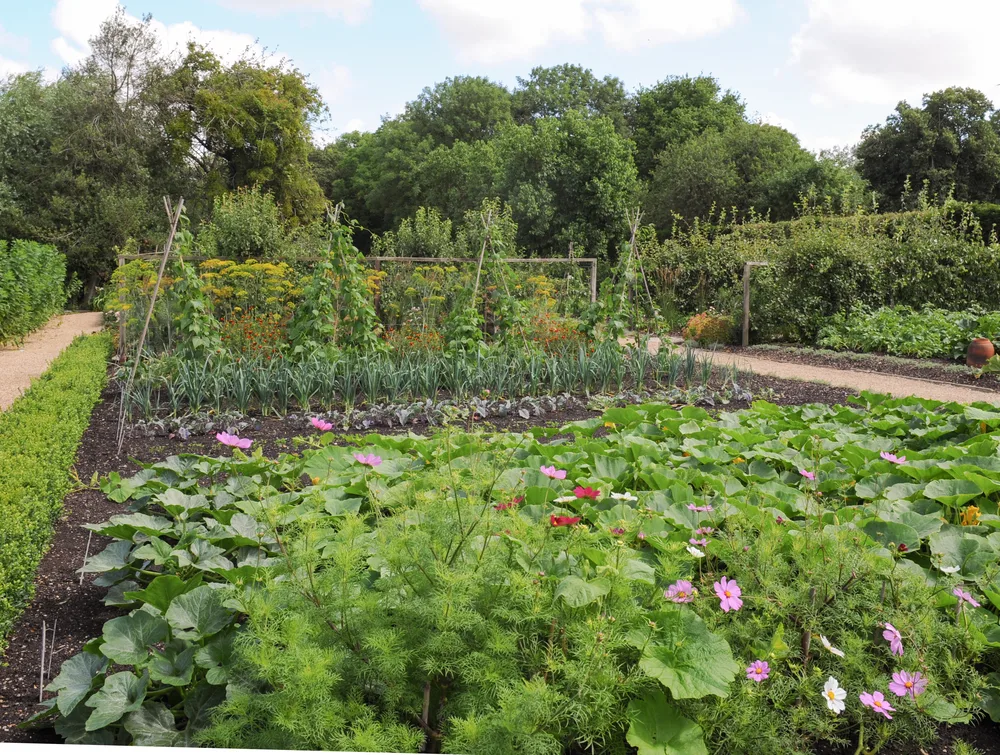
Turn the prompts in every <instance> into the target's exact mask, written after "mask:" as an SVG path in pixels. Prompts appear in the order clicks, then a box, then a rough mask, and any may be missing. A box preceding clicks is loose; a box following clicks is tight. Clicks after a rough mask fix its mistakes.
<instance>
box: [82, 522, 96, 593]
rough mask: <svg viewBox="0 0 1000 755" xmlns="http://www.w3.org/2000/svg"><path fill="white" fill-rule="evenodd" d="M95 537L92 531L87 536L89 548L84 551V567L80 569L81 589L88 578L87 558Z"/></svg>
mask: <svg viewBox="0 0 1000 755" xmlns="http://www.w3.org/2000/svg"><path fill="white" fill-rule="evenodd" d="M93 536H94V531H93V530H91V531H90V532H89V533H88V534H87V547H86V549H85V550H84V551H83V566H81V567H80V587H83V578H84V576H86V574H87V572H85V571H84V569H86V568H87V557H88V556H89V555H90V538H92V537H93Z"/></svg>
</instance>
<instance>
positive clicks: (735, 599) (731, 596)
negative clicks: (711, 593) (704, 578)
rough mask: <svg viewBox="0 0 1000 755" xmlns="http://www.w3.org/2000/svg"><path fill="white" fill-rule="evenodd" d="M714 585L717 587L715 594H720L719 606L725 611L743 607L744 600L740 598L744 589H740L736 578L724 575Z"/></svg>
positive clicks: (737, 609)
mask: <svg viewBox="0 0 1000 755" xmlns="http://www.w3.org/2000/svg"><path fill="white" fill-rule="evenodd" d="M712 587H714V588H715V594H716V595H718V596H719V608H721V609H722V611H723V613H729V612H730V611H739V610H740V608H742V607H743V600H742V599H741V598H740V596H741V595H742V594H743V591H742V590H740V586H739V585H738V584H736V580H735V579H729V577H723V578H722V579H721V580H720V581H718V582H716V583H715V584H714V585H712Z"/></svg>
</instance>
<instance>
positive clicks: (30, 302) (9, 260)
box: [0, 240, 66, 344]
mask: <svg viewBox="0 0 1000 755" xmlns="http://www.w3.org/2000/svg"><path fill="white" fill-rule="evenodd" d="M65 280H66V257H64V256H63V255H62V253H61V252H59V251H57V250H56V249H55V247H52V246H48V245H47V244H39V243H37V242H34V241H10V242H7V241H3V240H0V344H3V343H7V342H9V341H20V340H23V339H24V337H25V336H27V335H28V334H29V333H30V332H31V331H33V330H35V329H36V328H38V327H40V326H42V325H44V324H45V323H46V322H47V321H48V319H49V318H50V317H51V316H52V315H54V314H55V313H56V312H59V311H60V310H61V309H62V308H63V305H65V304H66V291H65V289H64V287H63V284H64V282H65Z"/></svg>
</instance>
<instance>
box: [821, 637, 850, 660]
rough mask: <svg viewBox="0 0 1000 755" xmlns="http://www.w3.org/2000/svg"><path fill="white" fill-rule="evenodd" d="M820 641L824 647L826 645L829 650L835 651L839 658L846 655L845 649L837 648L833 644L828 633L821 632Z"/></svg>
mask: <svg viewBox="0 0 1000 755" xmlns="http://www.w3.org/2000/svg"><path fill="white" fill-rule="evenodd" d="M819 641H820V642H822V643H823V647H825V648H826V649H827V650H829V651H830V652H831V653H833V654H834V655H835V656H837V657H838V658H843V657H844V651H843V650H840V649H838V648H835V647H834V646H833V645H831V644H830V641H829V640H828V639H827V638H826V635H823V634H821V635H820V636H819Z"/></svg>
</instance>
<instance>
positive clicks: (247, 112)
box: [163, 44, 324, 222]
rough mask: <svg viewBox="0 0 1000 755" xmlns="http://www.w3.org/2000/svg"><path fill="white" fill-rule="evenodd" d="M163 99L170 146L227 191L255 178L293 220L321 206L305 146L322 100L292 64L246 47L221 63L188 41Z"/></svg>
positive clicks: (308, 146)
mask: <svg viewBox="0 0 1000 755" xmlns="http://www.w3.org/2000/svg"><path fill="white" fill-rule="evenodd" d="M165 99H166V102H165V103H164V104H163V111H164V116H165V118H164V120H165V125H164V128H165V130H166V133H167V134H168V135H169V136H170V138H171V140H172V143H173V148H174V152H175V153H177V152H182V153H183V154H185V155H186V156H187V157H188V158H189V159H190V160H191V161H192V162H193V163H194V164H195V165H197V166H199V168H200V169H201V170H202V172H203V175H204V180H205V181H206V182H207V183H208V184H210V185H211V184H214V185H216V186H217V187H219V188H221V189H223V190H230V191H231V190H234V189H237V188H239V187H241V186H260V187H261V188H262V189H264V190H265V191H269V192H271V193H272V194H273V195H274V197H275V200H276V201H277V202H278V205H279V207H280V208H281V210H282V213H283V215H284V217H285V218H286V219H288V220H291V221H293V222H307V221H310V220H312V219H314V218H316V217H317V216H318V215H319V214H320V213H321V211H322V209H323V204H324V200H323V193H322V190H321V189H320V187H319V184H318V183H317V182H316V179H315V178H314V177H313V175H312V171H311V168H310V166H309V154H310V152H311V150H312V144H311V139H312V128H311V124H312V122H313V120H314V119H315V118H317V117H318V116H319V115H320V113H321V112H322V110H323V102H322V99H321V98H320V96H319V92H318V91H317V90H316V88H315V87H313V86H311V85H310V84H309V82H308V81H307V80H306V78H305V76H304V75H303V74H302V73H300V72H299V71H298V70H296V69H292V68H289V67H288V66H287V65H284V64H279V65H270V64H268V63H266V62H265V61H263V60H261V59H258V58H256V57H254V56H251V55H249V54H248V55H246V56H244V57H243V58H242V59H240V60H238V61H236V62H235V63H233V64H232V65H230V66H224V65H223V64H222V63H221V61H220V60H219V59H218V58H217V57H216V56H215V55H214V54H212V53H211V52H209V51H207V50H206V49H204V48H201V47H198V46H197V45H194V44H191V45H189V49H188V54H187V56H186V57H185V59H184V61H183V62H182V64H181V65H180V66H179V68H178V69H177V70H176V71H175V72H174V73H173V74H172V76H171V78H170V81H169V89H168V91H166V93H165ZM212 193H213V194H215V193H219V191H218V189H216V190H215V191H213V192H212Z"/></svg>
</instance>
